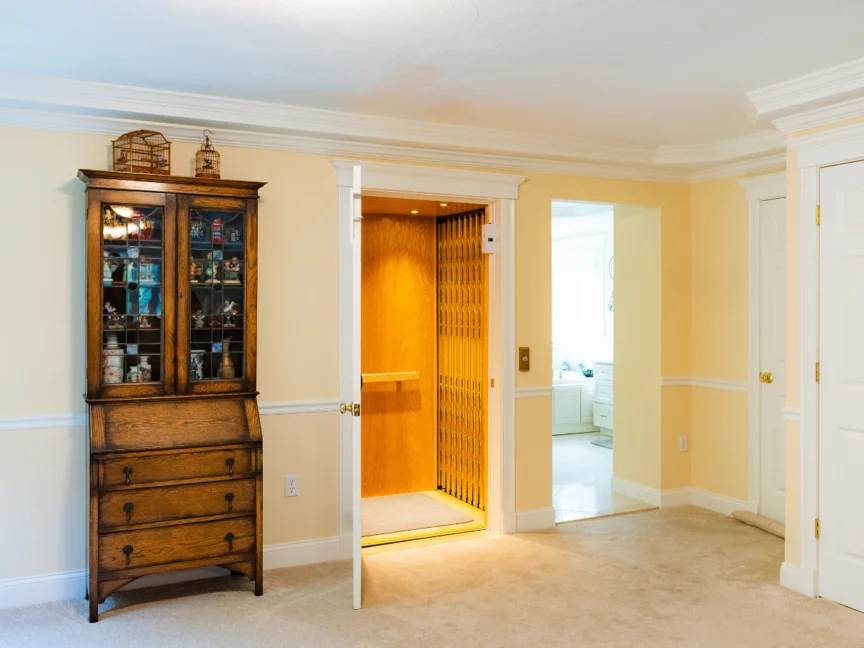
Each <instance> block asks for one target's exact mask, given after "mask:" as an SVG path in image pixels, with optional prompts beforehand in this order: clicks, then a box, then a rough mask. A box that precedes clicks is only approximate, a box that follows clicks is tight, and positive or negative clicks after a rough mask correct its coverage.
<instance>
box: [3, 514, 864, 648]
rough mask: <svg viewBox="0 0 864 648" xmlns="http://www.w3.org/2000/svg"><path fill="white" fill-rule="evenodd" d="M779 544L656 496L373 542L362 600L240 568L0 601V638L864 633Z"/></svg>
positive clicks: (182, 643) (345, 583) (270, 642)
mask: <svg viewBox="0 0 864 648" xmlns="http://www.w3.org/2000/svg"><path fill="white" fill-rule="evenodd" d="M782 559H783V543H782V541H781V540H780V539H779V538H775V537H774V536H771V535H769V534H767V533H764V532H762V531H760V530H758V529H755V528H753V527H749V526H746V525H744V524H741V523H739V522H737V521H736V520H733V519H726V518H724V517H723V516H720V515H716V514H713V513H708V512H705V511H701V510H698V509H693V508H681V509H666V510H659V511H650V512H645V513H636V514H631V515H624V516H620V517H615V518H605V519H600V520H594V521H587V522H576V523H572V524H568V525H563V526H560V527H558V528H557V529H556V530H554V531H549V532H542V533H528V534H518V535H513V536H508V537H503V538H498V537H496V538H489V539H481V540H464V541H460V542H450V543H446V544H439V545H435V546H430V547H422V548H419V549H410V550H402V551H390V552H383V553H377V554H375V555H370V556H368V557H367V558H366V559H365V566H366V569H365V572H366V608H365V609H363V610H361V611H353V610H351V609H350V608H351V568H350V564H349V563H347V562H340V563H330V564H325V565H314V566H308V567H298V568H293V569H283V570H274V571H269V572H267V578H266V580H265V594H264V597H263V598H255V597H254V596H252V594H251V593H250V592H249V591H248V590H249V588H250V585H249V584H248V582H247V581H245V580H244V579H242V578H230V579H229V578H223V579H218V581H216V582H210V583H206V582H199V583H197V584H187V585H183V586H182V587H174V588H171V589H170V590H169V589H167V588H162V589H151V590H138V591H132V592H130V593H127V594H122V595H118V596H116V597H115V599H114V601H115V603H116V604H119V605H120V606H121V607H119V608H115V609H110V610H108V611H107V613H105V614H104V615H103V618H102V620H101V621H100V622H99V623H98V624H95V625H90V624H88V623H87V621H86V619H85V617H84V614H85V605H84V602H83V601H74V602H67V603H55V604H50V605H44V606H39V607H34V608H27V609H22V610H12V611H9V610H7V611H0V646H3V647H4V648H5V647H7V646H8V647H13V646H14V647H15V648H29V647H33V646H39V647H40V648H41V647H44V646H51V647H53V646H62V647H64V648H66V647H68V648H76V647H79V646H80V647H82V648H83V647H87V648H117V647H118V646H122V647H123V648H139V647H142V646H154V647H160V648H163V647H164V648H174V647H178V648H179V647H185V648H193V647H195V648H197V647H201V648H203V647H207V648H216V647H223V646H224V647H226V648H228V647H231V648H237V647H247V646H249V647H251V646H262V647H270V646H273V647H276V646H279V647H291V648H294V647H298V646H303V647H305V646H314V647H319V646H321V647H329V646H334V647H336V646H416V647H418V648H419V647H423V648H425V647H427V646H445V647H447V648H461V647H462V646H530V647H533V646H542V647H545V646H573V647H579V648H589V647H599V646H603V647H628V648H630V647H633V648H666V647H670V648H671V647H675V648H694V647H695V648H703V647H706V648H714V647H717V648H742V647H753V648H774V647H777V648H780V647H784V648H789V647H791V648H798V647H800V648H814V647H818V646H824V647H828V646H830V647H832V648H845V647H849V648H853V647H854V648H861V646H864V615H862V614H859V613H857V612H853V611H852V610H849V609H847V608H844V607H841V606H839V605H835V604H833V603H830V602H828V601H824V600H813V599H809V598H806V597H803V596H801V595H798V594H795V593H793V592H789V591H786V590H784V589H782V588H781V587H780V586H779V585H778V583H777V580H778V571H779V568H780V563H781V561H782ZM180 592H186V593H194V594H193V595H190V596H186V597H182V598H180V597H177V596H176V595H177V594H178V593H180ZM111 601H112V599H109V604H108V605H106V606H102V608H103V609H107V608H111V607H112V604H111Z"/></svg>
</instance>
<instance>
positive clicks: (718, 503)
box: [690, 488, 756, 515]
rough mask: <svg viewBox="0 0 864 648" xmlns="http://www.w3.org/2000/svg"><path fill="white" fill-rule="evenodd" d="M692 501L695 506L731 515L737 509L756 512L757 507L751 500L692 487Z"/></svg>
mask: <svg viewBox="0 0 864 648" xmlns="http://www.w3.org/2000/svg"><path fill="white" fill-rule="evenodd" d="M690 503H691V504H692V505H693V506H698V507H700V508H704V509H708V510H709V511H714V512H715V513H722V514H723V515H730V514H732V513H733V512H735V511H750V512H752V513H755V512H756V510H755V507H754V506H753V505H752V504H750V503H749V502H745V501H744V500H737V499H732V498H731V497H726V496H725V495H720V494H718V493H712V492H710V491H706V490H702V489H700V488H691V489H690Z"/></svg>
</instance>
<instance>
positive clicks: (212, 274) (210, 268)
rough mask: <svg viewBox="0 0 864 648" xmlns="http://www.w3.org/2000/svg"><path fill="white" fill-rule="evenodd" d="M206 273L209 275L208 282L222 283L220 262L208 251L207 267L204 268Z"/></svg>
mask: <svg viewBox="0 0 864 648" xmlns="http://www.w3.org/2000/svg"><path fill="white" fill-rule="evenodd" d="M204 275H205V276H206V277H207V280H206V283H214V284H218V283H221V282H220V281H219V264H218V263H216V261H214V260H213V253H212V252H208V253H207V268H206V269H205V270H204Z"/></svg>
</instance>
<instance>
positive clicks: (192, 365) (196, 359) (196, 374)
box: [189, 349, 204, 380]
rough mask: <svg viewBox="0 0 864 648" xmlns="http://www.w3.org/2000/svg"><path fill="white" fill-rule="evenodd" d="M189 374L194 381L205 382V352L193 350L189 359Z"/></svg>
mask: <svg viewBox="0 0 864 648" xmlns="http://www.w3.org/2000/svg"><path fill="white" fill-rule="evenodd" d="M189 373H190V374H192V375H191V378H192V380H204V351H200V350H197V349H192V353H191V355H190V358H189Z"/></svg>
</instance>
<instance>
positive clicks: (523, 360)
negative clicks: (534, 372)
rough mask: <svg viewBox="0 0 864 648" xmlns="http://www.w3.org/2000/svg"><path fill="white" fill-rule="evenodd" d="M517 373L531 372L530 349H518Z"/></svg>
mask: <svg viewBox="0 0 864 648" xmlns="http://www.w3.org/2000/svg"><path fill="white" fill-rule="evenodd" d="M519 371H531V347H519Z"/></svg>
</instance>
